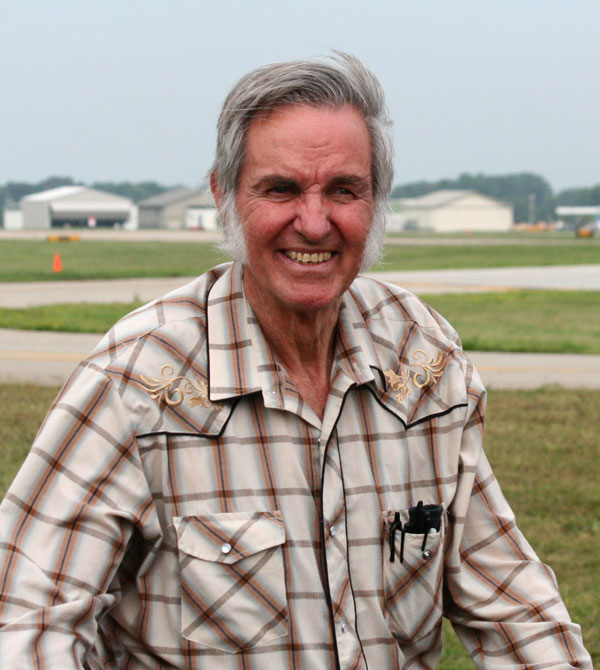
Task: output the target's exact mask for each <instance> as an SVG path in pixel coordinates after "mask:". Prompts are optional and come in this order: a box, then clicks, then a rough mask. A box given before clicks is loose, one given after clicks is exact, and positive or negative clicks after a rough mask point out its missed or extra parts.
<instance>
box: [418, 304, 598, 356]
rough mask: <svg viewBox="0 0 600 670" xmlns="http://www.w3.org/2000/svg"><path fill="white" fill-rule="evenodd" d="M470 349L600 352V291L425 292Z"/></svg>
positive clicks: (573, 352)
mask: <svg viewBox="0 0 600 670" xmlns="http://www.w3.org/2000/svg"><path fill="white" fill-rule="evenodd" d="M422 297H423V299H424V300H425V302H427V303H429V304H430V305H431V306H432V307H433V308H434V309H436V310H437V311H438V312H439V313H440V314H442V315H443V316H444V317H445V318H446V319H448V321H450V323H451V324H452V325H453V326H454V327H455V328H456V330H457V331H458V332H459V334H460V336H461V339H462V342H463V346H464V348H465V349H468V350H470V351H524V352H546V353H572V354H600V292H598V291H502V292H493V293H466V294H465V293H463V294H444V295H428V296H422Z"/></svg>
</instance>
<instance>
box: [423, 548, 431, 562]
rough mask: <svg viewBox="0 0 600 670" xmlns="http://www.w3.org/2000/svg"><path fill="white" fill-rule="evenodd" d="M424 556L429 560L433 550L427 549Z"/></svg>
mask: <svg viewBox="0 0 600 670" xmlns="http://www.w3.org/2000/svg"><path fill="white" fill-rule="evenodd" d="M423 558H424V559H425V560H426V561H428V560H429V559H430V558H431V551H429V549H425V551H424V552H423Z"/></svg>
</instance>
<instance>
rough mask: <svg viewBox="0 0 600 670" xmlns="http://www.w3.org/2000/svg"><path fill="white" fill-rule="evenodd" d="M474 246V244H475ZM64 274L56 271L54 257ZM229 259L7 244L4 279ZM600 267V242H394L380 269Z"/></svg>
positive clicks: (118, 247) (107, 245)
mask: <svg viewBox="0 0 600 670" xmlns="http://www.w3.org/2000/svg"><path fill="white" fill-rule="evenodd" d="M471 242H472V240H471ZM56 253H58V254H60V256H61V260H62V266H63V270H62V272H61V273H59V274H55V273H53V272H52V261H53V258H54V254H56ZM224 260H226V257H225V256H224V255H223V254H222V253H221V252H220V251H218V250H217V249H216V247H214V245H212V244H203V243H200V242H197V243H189V242H188V243H184V242H127V241H125V242H112V241H80V242H48V241H44V240H2V243H1V244H0V281H45V280H49V279H54V280H56V279H59V280H67V279H109V278H125V277H150V276H152V277H185V276H195V275H198V274H201V273H202V272H204V271H205V270H207V269H208V268H209V267H212V266H213V265H216V264H217V263H219V262H222V261H224ZM581 263H600V240H591V241H590V240H578V239H575V238H573V239H571V240H563V241H561V244H556V243H554V242H553V241H552V240H548V243H547V244H536V245H525V244H524V245H518V244H517V245H515V244H492V245H490V244H475V245H474V244H472V243H469V244H452V245H448V244H443V243H440V244H434V243H433V244H411V245H402V244H401V245H397V244H390V245H388V246H387V247H386V254H385V261H384V263H383V266H382V267H380V268H379V269H386V270H432V269H446V268H489V267H515V266H523V265H524V266H526V265H563V264H581Z"/></svg>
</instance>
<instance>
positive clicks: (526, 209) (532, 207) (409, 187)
mask: <svg viewBox="0 0 600 670" xmlns="http://www.w3.org/2000/svg"><path fill="white" fill-rule="evenodd" d="M441 189H458V190H470V191H477V192H479V193H482V194H483V195H487V196H489V197H490V198H495V199H496V200H502V201H503V202H507V203H509V204H510V205H512V206H513V209H514V219H515V222H516V223H521V222H525V221H533V222H535V221H553V220H554V219H555V218H556V214H555V209H556V207H559V206H561V205H590V206H599V205H600V184H597V185H596V186H591V187H580V188H569V189H564V190H562V191H559V192H558V193H554V191H553V190H552V187H551V186H550V184H549V183H548V182H547V181H546V180H545V179H544V178H543V177H541V176H539V175H536V174H533V173H531V172H520V173H517V174H508V175H484V174H468V173H464V174H461V175H460V176H459V177H458V178H456V179H440V180H438V181H417V182H412V183H410V184H400V185H397V186H394V188H393V189H392V198H417V197H419V196H421V195H426V194H427V193H431V192H432V191H438V190H441Z"/></svg>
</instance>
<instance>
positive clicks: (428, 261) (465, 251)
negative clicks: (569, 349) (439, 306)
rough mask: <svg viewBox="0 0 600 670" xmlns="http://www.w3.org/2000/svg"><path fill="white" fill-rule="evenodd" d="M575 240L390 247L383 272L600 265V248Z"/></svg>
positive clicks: (383, 265)
mask: <svg viewBox="0 0 600 670" xmlns="http://www.w3.org/2000/svg"><path fill="white" fill-rule="evenodd" d="M586 242H587V240H576V239H573V240H572V241H571V243H561V244H556V243H554V244H553V243H552V240H549V241H548V243H547V244H539V245H538V244H535V245H529V244H522V245H519V244H484V243H482V244H473V243H471V244H452V245H449V244H438V245H434V244H428V245H419V244H415V245H412V244H406V245H403V244H395V245H393V244H389V245H387V246H386V249H385V259H384V262H383V264H382V266H381V267H378V268H376V269H384V270H447V269H452V268H499V267H519V266H539V265H580V264H582V263H592V264H593V263H600V244H598V243H596V241H594V243H592V244H586Z"/></svg>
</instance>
